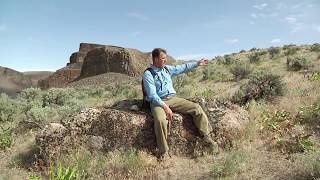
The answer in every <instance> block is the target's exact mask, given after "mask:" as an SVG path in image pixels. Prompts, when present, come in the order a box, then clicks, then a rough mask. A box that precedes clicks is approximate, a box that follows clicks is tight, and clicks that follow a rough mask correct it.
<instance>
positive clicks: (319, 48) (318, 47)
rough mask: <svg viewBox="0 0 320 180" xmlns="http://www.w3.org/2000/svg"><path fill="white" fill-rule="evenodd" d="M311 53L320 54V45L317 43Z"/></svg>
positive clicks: (312, 47)
mask: <svg viewBox="0 0 320 180" xmlns="http://www.w3.org/2000/svg"><path fill="white" fill-rule="evenodd" d="M311 51H314V52H320V44H319V43H315V44H313V45H312V46H311Z"/></svg>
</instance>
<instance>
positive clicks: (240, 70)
mask: <svg viewBox="0 0 320 180" xmlns="http://www.w3.org/2000/svg"><path fill="white" fill-rule="evenodd" d="M230 72H231V74H233V77H234V79H235V80H236V81H239V80H241V79H244V78H246V77H248V75H249V74H250V73H251V72H252V68H251V66H250V64H248V63H235V64H233V65H232V66H231V67H230Z"/></svg>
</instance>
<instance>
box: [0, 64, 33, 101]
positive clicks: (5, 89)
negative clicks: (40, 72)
mask: <svg viewBox="0 0 320 180" xmlns="http://www.w3.org/2000/svg"><path fill="white" fill-rule="evenodd" d="M31 85H32V81H31V79H30V77H27V76H24V74H23V73H21V72H18V71H15V70H13V69H10V68H6V67H1V66H0V93H6V94H8V95H9V96H12V97H14V96H16V94H17V93H18V92H20V91H22V90H23V89H25V88H28V87H31Z"/></svg>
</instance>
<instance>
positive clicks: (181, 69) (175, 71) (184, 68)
mask: <svg viewBox="0 0 320 180" xmlns="http://www.w3.org/2000/svg"><path fill="white" fill-rule="evenodd" d="M196 67H198V63H197V62H192V63H186V64H181V65H176V66H168V68H169V70H170V73H171V76H176V75H179V74H182V73H186V72H188V71H191V70H192V69H194V68H196Z"/></svg>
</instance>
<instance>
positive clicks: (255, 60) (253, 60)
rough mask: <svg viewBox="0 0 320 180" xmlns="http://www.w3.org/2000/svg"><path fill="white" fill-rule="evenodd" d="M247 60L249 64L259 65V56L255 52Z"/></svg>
mask: <svg viewBox="0 0 320 180" xmlns="http://www.w3.org/2000/svg"><path fill="white" fill-rule="evenodd" d="M248 58H249V61H250V63H259V62H260V60H261V54H260V53H259V52H255V53H253V54H250V55H249V57H248Z"/></svg>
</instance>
